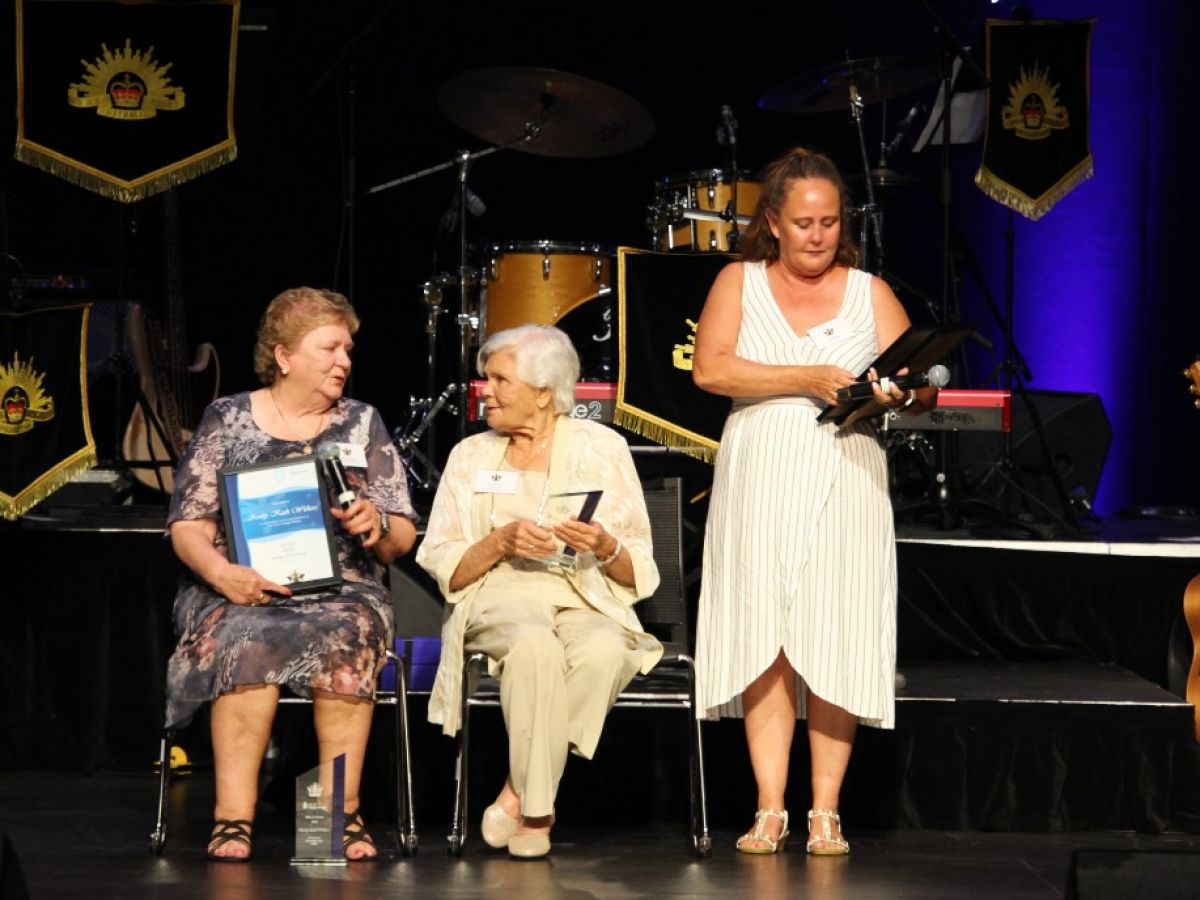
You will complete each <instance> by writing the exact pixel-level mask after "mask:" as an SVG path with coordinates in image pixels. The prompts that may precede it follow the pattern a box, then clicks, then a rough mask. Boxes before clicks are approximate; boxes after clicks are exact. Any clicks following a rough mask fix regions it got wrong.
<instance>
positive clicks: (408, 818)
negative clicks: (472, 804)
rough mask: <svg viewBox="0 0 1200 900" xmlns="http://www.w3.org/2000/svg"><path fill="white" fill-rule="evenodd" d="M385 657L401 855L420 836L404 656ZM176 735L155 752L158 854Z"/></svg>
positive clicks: (154, 844)
mask: <svg viewBox="0 0 1200 900" xmlns="http://www.w3.org/2000/svg"><path fill="white" fill-rule="evenodd" d="M387 659H388V661H389V662H391V663H392V664H393V665H395V667H396V689H395V690H394V691H383V690H378V689H377V690H376V691H375V704H376V705H377V706H391V707H392V709H393V712H394V715H393V729H394V738H395V741H396V746H395V780H396V840H397V843H398V844H399V847H400V852H401V854H403V855H404V856H413V855H414V854H415V853H416V852H417V847H418V845H419V839H418V836H417V826H416V820H415V817H414V814H413V804H412V796H413V788H412V758H411V755H410V752H409V739H408V736H409V729H408V675H407V673H406V671H405V666H404V664H405V660H404V658H402V657H400V656H397V655H396V654H395V653H394V652H393V651H392V650H388V651H387ZM279 702H280V703H289V704H290V703H311V702H312V701H311V700H308V699H306V698H303V697H291V696H288V697H280V698H279ZM174 738H175V729H173V728H167V729H164V731H163V734H162V737H161V739H160V741H159V752H158V772H159V774H158V814H157V817H156V819H155V823H154V830H153V831H152V832H151V833H150V852H151V853H153V854H154V855H155V856H158V855H161V854H162V852H163V850H164V849H165V848H166V845H167V793H168V790H169V789H170V786H171V762H170V753H171V744H172V742H173V741H174Z"/></svg>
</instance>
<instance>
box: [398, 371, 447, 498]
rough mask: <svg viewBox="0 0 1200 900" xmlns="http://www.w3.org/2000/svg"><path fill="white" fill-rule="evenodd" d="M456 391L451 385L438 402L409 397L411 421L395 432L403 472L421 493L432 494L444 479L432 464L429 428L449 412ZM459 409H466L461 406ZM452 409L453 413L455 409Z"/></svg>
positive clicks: (431, 441)
mask: <svg viewBox="0 0 1200 900" xmlns="http://www.w3.org/2000/svg"><path fill="white" fill-rule="evenodd" d="M457 391H458V385H457V384H455V383H453V382H451V383H450V384H448V385H446V388H445V390H443V391H442V392H441V393H440V394H439V395H438V396H437V398H436V399H430V398H417V397H409V398H408V421H407V422H405V423H404V425H402V426H400V427H399V428H396V429H395V430H394V431H393V432H392V442H393V443H394V444H395V445H396V450H397V451H399V453H400V461H401V463H403V464H404V471H405V472H406V473H407V474H408V480H409V484H411V485H415V486H416V487H419V488H421V489H422V490H429V489H430V488H432V487H434V486H435V485H436V484H437V483H438V482H439V481H440V480H441V478H442V473H441V472H439V471H438V468H437V466H436V465H435V464H434V462H433V460H434V455H433V454H434V442H433V432H432V431H431V430H430V428H429V426H430V425H431V424H433V420H434V418H436V416H437V414H438V413H439V412H441V411H442V410H443V409H445V408H447V404H449V402H450V398H451V397H453V396H454V394H455V393H457ZM458 405H459V406H465V404H462V403H460V404H458ZM449 408H450V409H451V410H453V409H454V407H453V406H450V407H449ZM427 431H428V432H429V438H428V447H427V448H426V450H425V451H422V450H421V448H420V447H419V446H418V444H419V443H420V441H421V438H422V437H423V436H424V435H425V433H426V432H427ZM418 464H419V465H420V466H422V467H423V468H422V470H418V468H417V466H418Z"/></svg>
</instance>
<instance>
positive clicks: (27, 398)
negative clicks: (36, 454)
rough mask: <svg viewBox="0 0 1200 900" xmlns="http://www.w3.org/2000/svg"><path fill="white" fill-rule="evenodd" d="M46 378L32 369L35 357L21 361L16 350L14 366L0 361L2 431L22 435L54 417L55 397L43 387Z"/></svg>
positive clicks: (0, 428)
mask: <svg viewBox="0 0 1200 900" xmlns="http://www.w3.org/2000/svg"><path fill="white" fill-rule="evenodd" d="M45 377H46V375H45V373H44V372H38V371H36V370H35V369H34V368H33V359H32V357H31V358H30V359H29V361H28V362H22V361H21V359H20V357H19V356H18V355H17V354H16V353H15V352H14V353H13V359H12V365H10V366H6V365H5V364H4V363H0V405H3V407H4V418H3V419H0V434H23V433H25V432H26V431H28V430H29V429H31V428H32V427H33V426H34V423H36V422H45V421H47V420H49V419H53V418H54V398H53V397H50V396H48V395H47V394H46V393H45V392H44V391H43V390H42V381H43V380H44V379H45Z"/></svg>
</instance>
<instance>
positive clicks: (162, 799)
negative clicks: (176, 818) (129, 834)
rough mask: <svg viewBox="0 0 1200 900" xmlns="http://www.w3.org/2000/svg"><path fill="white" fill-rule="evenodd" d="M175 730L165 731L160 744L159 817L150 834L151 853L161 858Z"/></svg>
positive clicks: (165, 829) (165, 827)
mask: <svg viewBox="0 0 1200 900" xmlns="http://www.w3.org/2000/svg"><path fill="white" fill-rule="evenodd" d="M174 740H175V729H173V728H167V729H164V730H163V733H162V737H160V738H159V742H158V816H157V818H156V819H155V821H154V831H152V832H150V852H151V853H153V854H154V855H155V856H160V855H161V854H162V852H163V849H164V848H165V847H166V846H167V789H168V788H169V787H170V786H171V744H172V743H173V742H174Z"/></svg>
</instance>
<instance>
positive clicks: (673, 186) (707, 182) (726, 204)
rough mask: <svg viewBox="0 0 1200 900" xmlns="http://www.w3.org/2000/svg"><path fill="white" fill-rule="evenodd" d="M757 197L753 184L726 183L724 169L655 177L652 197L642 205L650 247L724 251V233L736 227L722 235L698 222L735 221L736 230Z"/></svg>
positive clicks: (726, 244)
mask: <svg viewBox="0 0 1200 900" xmlns="http://www.w3.org/2000/svg"><path fill="white" fill-rule="evenodd" d="M735 188H736V190H735ZM735 193H736V195H737V200H736V201H735V200H734V199H733V197H734V194H735ZM759 193H760V188H759V184H758V182H756V181H749V180H747V179H745V178H743V177H741V176H739V177H738V178H737V179H731V178H730V177H729V175H728V174H727V172H726V170H724V169H705V170H701V171H699V172H692V173H690V174H688V175H684V176H677V177H671V178H664V179H660V181H659V182H658V184H657V185H656V186H655V198H654V200H653V201H652V202H651V203H650V204H648V205H647V207H646V227H647V229H649V231H650V232H651V246H652V248H653V249H655V250H686V249H690V250H702V251H718V252H719V251H724V250H727V249H729V237H730V234H732V233H739V228H738V227H735V228H733V229H730V230H729V231H726V230H724V229H721V228H716V227H710V228H703V227H701V224H702V223H705V222H713V223H726V224H730V223H734V220H735V218H736V226H744V225H748V224H749V223H750V221H751V214H752V213H753V212H754V208H755V207H756V206H757V205H758V197H759ZM735 203H736V207H735ZM735 208H736V211H737V215H736V217H735V215H734V210H735ZM735 240H736V239H735Z"/></svg>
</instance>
